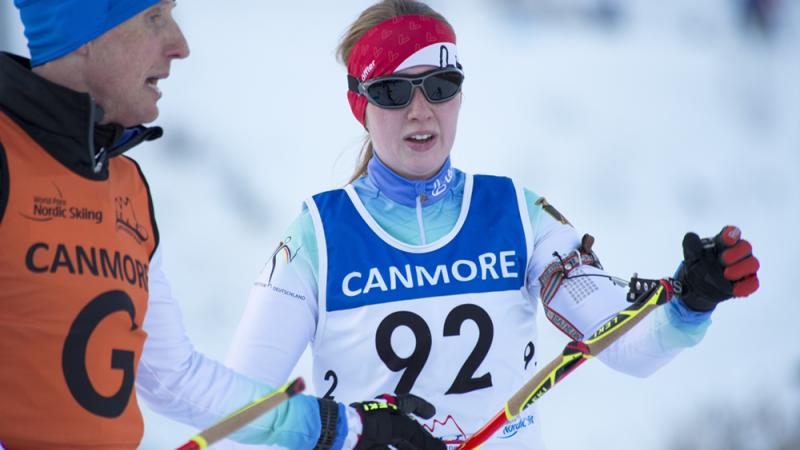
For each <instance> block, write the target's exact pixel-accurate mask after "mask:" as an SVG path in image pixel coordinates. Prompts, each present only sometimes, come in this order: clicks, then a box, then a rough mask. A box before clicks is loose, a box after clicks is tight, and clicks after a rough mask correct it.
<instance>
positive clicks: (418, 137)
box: [403, 133, 436, 152]
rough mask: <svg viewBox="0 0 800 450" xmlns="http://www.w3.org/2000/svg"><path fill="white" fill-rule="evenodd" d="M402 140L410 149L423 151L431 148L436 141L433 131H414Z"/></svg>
mask: <svg viewBox="0 0 800 450" xmlns="http://www.w3.org/2000/svg"><path fill="white" fill-rule="evenodd" d="M403 140H404V141H405V142H406V145H408V147H409V148H410V149H411V150H414V151H417V152H424V151H428V150H430V149H431V148H433V146H434V144H435V143H436V135H435V134H433V133H415V134H411V135H408V136H406V137H405V138H404V139H403Z"/></svg>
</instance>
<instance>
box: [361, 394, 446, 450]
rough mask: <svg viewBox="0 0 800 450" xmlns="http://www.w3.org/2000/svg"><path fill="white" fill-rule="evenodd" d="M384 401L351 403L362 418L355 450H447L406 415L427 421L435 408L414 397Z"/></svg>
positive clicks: (434, 412)
mask: <svg viewBox="0 0 800 450" xmlns="http://www.w3.org/2000/svg"><path fill="white" fill-rule="evenodd" d="M380 398H381V399H383V400H384V401H366V402H358V403H351V404H350V406H351V407H353V408H354V409H355V410H356V411H358V414H359V415H360V416H361V423H362V425H363V430H362V432H361V437H360V438H359V440H358V444H356V446H355V450H386V449H388V448H389V447H388V446H389V445H392V446H394V447H395V448H397V449H398V450H446V449H447V447H446V446H445V445H444V442H442V441H441V440H439V439H436V438H435V437H433V436H431V435H430V433H428V432H427V431H426V430H425V429H424V428H422V425H420V424H419V423H417V422H416V421H415V420H414V419H412V418H411V417H409V416H408V414H414V415H416V416H418V417H421V418H423V419H430V418H431V417H433V415H434V414H436V408H434V407H433V405H431V404H430V403H428V402H426V401H425V400H423V399H421V398H420V397H417V396H416V395H413V394H403V395H398V396H397V397H394V396H391V395H382V396H380Z"/></svg>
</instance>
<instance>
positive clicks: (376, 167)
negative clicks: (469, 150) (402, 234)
mask: <svg viewBox="0 0 800 450" xmlns="http://www.w3.org/2000/svg"><path fill="white" fill-rule="evenodd" d="M367 176H368V177H369V179H370V181H372V183H373V184H374V185H375V187H377V188H378V189H379V190H380V192H381V194H383V195H385V196H387V197H388V198H389V199H390V200H392V201H394V202H397V203H399V204H401V205H404V206H409V207H412V208H413V207H415V206H416V205H417V197H420V196H422V197H421V198H420V200H421V203H422V205H423V206H428V205H432V204H434V203H436V202H438V201H439V200H441V199H443V198H444V197H445V195H444V194H445V193H446V192H447V191H448V190H450V183H451V182H452V181H453V179H454V178H455V177H454V176H453V169H452V168H451V167H450V157H449V156H448V157H447V159H446V160H445V162H444V164H443V165H442V168H441V170H439V172H438V173H437V174H436V175H434V176H433V177H431V178H430V179H428V180H409V179H407V178H403V177H401V176H400V175H398V174H396V173H394V172H393V171H392V169H390V168H389V166H387V165H386V164H384V163H383V161H381V160H380V158H378V155H377V154H375V153H373V155H372V159H370V160H369V164H368V166H367Z"/></svg>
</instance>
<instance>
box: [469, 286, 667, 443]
mask: <svg viewBox="0 0 800 450" xmlns="http://www.w3.org/2000/svg"><path fill="white" fill-rule="evenodd" d="M673 283H675V282H674V281H672V280H663V279H662V280H658V283H657V284H656V285H655V286H653V287H652V288H650V289H649V290H648V291H647V292H646V293H645V294H644V295H642V296H641V297H640V299H639V300H638V301H636V302H635V303H633V304H632V305H630V306H628V307H627V308H625V309H624V310H622V311H620V312H619V313H617V314H616V315H615V316H614V317H612V318H611V319H609V320H608V321H606V323H604V324H603V325H602V326H601V327H600V329H599V330H597V331H596V332H595V333H594V334H592V335H591V336H589V338H588V339H585V340H583V341H572V342H570V343H569V344H567V345H566V347H564V351H563V352H562V354H561V355H560V356H558V357H556V358H555V359H553V360H552V361H551V362H550V364H548V365H547V366H545V367H544V368H542V369H541V370H539V372H537V373H536V374H535V375H534V376H533V377H532V378H531V379H530V380H529V381H528V382H527V383H525V385H524V386H522V387H521V388H520V389H519V390H518V391H517V392H516V393H515V394H514V395H513V396H512V397H511V399H509V400H508V401H507V402H506V404H505V407H504V408H503V410H502V411H500V412H498V413H497V414H496V415H495V416H494V418H492V420H491V421H489V422H488V423H487V424H486V425H484V426H483V427H482V428H481V429H479V430H478V431H477V432H475V434H473V435H472V436H470V437H469V439H467V440H466V441H464V442H463V443H462V444H461V445H460V446H459V447H458V449H457V450H472V449H475V448H478V447H479V446H480V445H481V444H483V443H484V442H486V441H487V440H488V439H489V438H491V437H492V436H493V435H494V433H495V432H497V430H499V429H500V428H501V427H503V425H505V424H506V423H508V422H510V421H512V420H514V418H515V417H517V416H518V415H519V414H521V413H522V411H523V410H525V409H526V408H527V407H528V406H530V405H532V404H533V402H535V401H536V400H538V399H539V398H541V397H542V396H543V395H544V394H545V393H546V392H547V391H549V390H550V389H551V388H552V387H553V386H555V385H556V383H558V382H559V381H561V380H562V379H564V377H566V376H567V375H569V374H570V373H571V372H572V371H573V370H575V369H576V368H577V367H578V366H580V365H581V364H583V363H584V362H585V361H587V360H588V359H589V358H591V357H593V356H597V355H598V354H600V352H602V351H603V350H605V349H606V348H607V347H608V346H609V345H611V344H612V343H613V342H614V341H616V340H617V339H618V338H619V337H620V336H622V335H623V334H625V333H626V332H628V330H630V329H631V328H633V327H634V326H635V325H636V324H637V323H639V322H640V321H641V320H642V319H644V318H645V317H646V316H647V315H648V314H650V313H651V312H652V311H653V310H654V309H655V308H657V307H658V306H659V305H662V304H664V303H667V302H669V301H670V300H671V299H672V295H673V293H674V291H675V290H678V289H679V286H676V285H675V284H673Z"/></svg>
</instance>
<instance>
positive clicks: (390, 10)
mask: <svg viewBox="0 0 800 450" xmlns="http://www.w3.org/2000/svg"><path fill="white" fill-rule="evenodd" d="M409 15H414V16H430V17H433V18H435V19H437V20H439V21H441V22H443V23H445V24H446V25H447V26H448V27H450V29H451V30H452V29H453V27H452V25H450V23H449V22H448V21H447V19H445V18H444V16H442V15H441V14H439V13H438V12H436V11H434V10H433V8H431V7H430V6H428V5H426V4H425V3H422V2H418V1H414V0H383V1H382V2H380V3H376V4H374V5H372V6H370V7H369V8H367V9H365V10H364V12H362V13H361V15H360V16H358V19H356V20H355V22H353V24H352V25H350V27H349V28H348V29H347V32H346V33H345V34H344V37H342V40H341V42H339V46H338V47H337V48H336V54H337V56H338V59H339V61H340V62H341V63H342V64H344V65H345V67H346V66H347V60H348V58H350V52H352V51H353V47H354V46H355V45H356V42H358V40H359V39H361V36H363V35H364V33H366V32H367V31H369V30H370V29H372V28H373V27H375V26H376V25H378V24H380V23H381V22H384V21H387V20H389V19H391V18H393V17H397V16H409ZM372 153H373V148H372V140H371V139H370V137H369V134H367V137H366V139H365V141H364V145H363V146H362V148H361V153H360V154H359V157H358V163H357V164H356V170H355V172H354V173H353V175H352V176H351V177H350V181H348V183H352V182H353V181H355V180H356V179H358V178H359V177H362V176H364V175H366V174H367V165H368V164H369V160H370V159H371V158H372Z"/></svg>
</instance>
